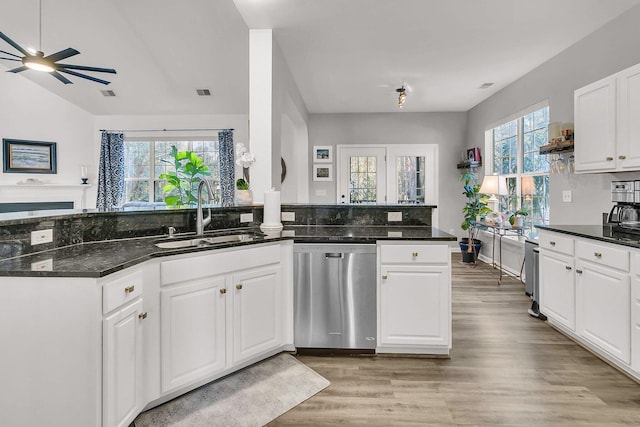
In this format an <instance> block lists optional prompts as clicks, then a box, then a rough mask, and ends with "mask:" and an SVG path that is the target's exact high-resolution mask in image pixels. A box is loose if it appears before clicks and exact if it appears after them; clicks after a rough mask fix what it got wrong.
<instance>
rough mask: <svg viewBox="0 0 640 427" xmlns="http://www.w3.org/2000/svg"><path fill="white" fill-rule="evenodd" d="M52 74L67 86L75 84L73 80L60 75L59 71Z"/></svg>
mask: <svg viewBox="0 0 640 427" xmlns="http://www.w3.org/2000/svg"><path fill="white" fill-rule="evenodd" d="M50 74H51V75H52V76H53V77H55V78H56V79H58V80H60V81H61V82H62V83H64V84H66V85H68V84H73V82H72V81H71V80H69V79H68V78H66V77H65V76H63V75H62V74H60V73H58V72H57V71H52V72H51V73H50Z"/></svg>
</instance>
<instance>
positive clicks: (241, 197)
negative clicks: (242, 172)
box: [236, 189, 253, 206]
mask: <svg viewBox="0 0 640 427" xmlns="http://www.w3.org/2000/svg"><path fill="white" fill-rule="evenodd" d="M236 204H237V205H239V206H247V205H251V204H253V192H252V191H251V190H238V189H236Z"/></svg>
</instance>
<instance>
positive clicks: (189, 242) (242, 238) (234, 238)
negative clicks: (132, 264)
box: [155, 233, 257, 249]
mask: <svg viewBox="0 0 640 427" xmlns="http://www.w3.org/2000/svg"><path fill="white" fill-rule="evenodd" d="M256 236H257V235H256V234H253V233H240V234H227V235H224V236H212V237H196V238H192V239H186V240H165V241H162V242H157V243H156V244H155V245H156V246H157V247H159V248H161V249H183V248H197V247H206V246H214V245H220V244H223V243H236V242H250V241H253V240H255V239H256Z"/></svg>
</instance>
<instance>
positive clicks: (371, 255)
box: [293, 244, 377, 353]
mask: <svg viewBox="0 0 640 427" xmlns="http://www.w3.org/2000/svg"><path fill="white" fill-rule="evenodd" d="M293 252H294V254H293V255H294V317H295V321H294V344H295V346H296V348H298V351H304V350H305V349H315V350H316V351H317V350H326V349H332V350H333V349H340V350H349V351H354V352H358V353H373V352H374V351H375V348H376V330H377V324H376V317H377V316H376V307H377V305H376V245H375V244H295V245H294V246H293Z"/></svg>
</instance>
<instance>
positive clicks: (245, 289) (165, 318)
mask: <svg viewBox="0 0 640 427" xmlns="http://www.w3.org/2000/svg"><path fill="white" fill-rule="evenodd" d="M432 208H435V206H402V205H399V206H352V205H347V206H340V205H310V206H302V205H284V206H283V207H282V211H283V212H292V213H293V214H294V217H295V220H294V221H292V222H290V223H286V225H285V228H284V230H283V231H282V232H279V233H274V234H267V235H262V234H259V233H258V231H257V226H258V225H259V224H260V222H261V218H262V208H261V207H259V206H255V207H232V208H214V209H212V214H213V215H212V217H213V223H212V225H211V226H210V227H209V230H207V233H206V234H205V235H206V236H229V235H244V236H247V237H246V238H243V239H241V240H237V241H234V242H228V241H227V242H224V243H221V244H215V245H199V246H198V245H197V246H190V247H187V248H169V249H162V248H159V247H157V246H156V244H157V243H159V242H167V241H179V240H180V239H183V238H191V237H192V235H191V234H189V233H191V232H192V230H193V229H194V228H193V227H194V222H195V220H194V218H195V214H194V210H189V209H186V210H153V211H132V212H78V213H71V214H68V215H57V214H54V215H45V216H37V217H25V218H14V219H7V220H5V221H2V222H0V256H1V257H2V259H1V260H0V300H1V301H2V305H3V307H2V308H3V309H2V310H1V311H0V313H1V314H0V325H1V326H0V339H2V341H3V343H4V344H5V346H6V347H5V348H6V349H7V350H6V351H5V353H4V355H3V359H4V363H3V364H2V367H1V368H0V370H1V376H2V378H3V387H2V389H1V393H0V402H2V403H0V414H2V415H1V417H2V421H3V424H7V425H16V426H20V425H25V426H26V425H44V424H47V425H64V426H74V425H78V426H91V425H95V426H116V425H117V426H120V425H124V426H126V425H128V423H130V422H131V420H133V419H134V418H135V416H136V415H137V414H138V413H140V412H141V411H142V410H143V409H145V408H149V407H152V406H156V405H158V404H160V403H163V402H165V401H167V400H170V399H172V398H174V397H176V396H178V395H180V394H183V393H185V392H187V391H189V390H192V389H194V388H196V387H198V386H200V385H202V384H206V383H208V382H210V381H213V380H215V379H217V378H220V377H222V376H224V375H227V374H229V373H231V372H233V371H236V370H238V369H241V368H243V367H245V366H248V365H250V364H252V363H255V362H257V361H259V360H262V359H264V358H266V357H269V356H271V355H274V354H277V353H279V352H281V351H292V350H295V347H294V342H293V330H294V326H295V325H294V316H293V311H294V298H293V295H294V283H293V245H294V244H296V243H302V242H305V243H308V242H313V243H332V244H336V243H370V244H373V245H375V247H376V251H377V271H378V274H377V277H378V279H377V281H376V282H377V283H372V284H371V286H376V288H377V295H378V298H377V314H378V333H377V337H376V340H377V347H376V351H377V352H379V353H382V352H401V353H430V354H448V353H449V349H450V347H451V317H450V316H451V314H450V313H451V298H450V281H451V277H450V275H451V273H450V269H451V262H450V252H449V245H448V243H449V241H452V240H455V237H454V236H451V235H448V234H446V233H443V232H441V231H440V230H438V229H435V228H433V227H431V209H432ZM390 212H392V213H393V215H392V216H390V215H389V213H390ZM397 212H400V214H397ZM240 214H251V215H252V216H253V218H252V221H249V222H245V223H241V222H240ZM397 215H400V217H401V218H402V220H401V221H397V222H390V221H389V219H390V218H392V217H395V216H397ZM243 217H244V218H246V217H245V216H244V215H243ZM168 227H174V228H175V229H176V233H177V235H176V237H174V238H173V240H172V239H170V238H168V236H167V229H168ZM45 230H53V232H52V234H53V235H52V240H53V241H52V242H49V243H43V244H41V245H32V244H31V236H32V232H34V231H35V232H36V235H41V234H42V233H41V232H42V231H45ZM40 248H43V249H40ZM391 287H392V288H393V289H392V290H388V289H389V288H391ZM416 319H417V322H416V321H415V320H416ZM411 320H413V321H411ZM35 373H37V374H35ZM34 404H35V405H37V406H38V407H39V408H40V409H39V411H37V412H36V411H31V410H30V409H29V408H31V407H33V405H34Z"/></svg>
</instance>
